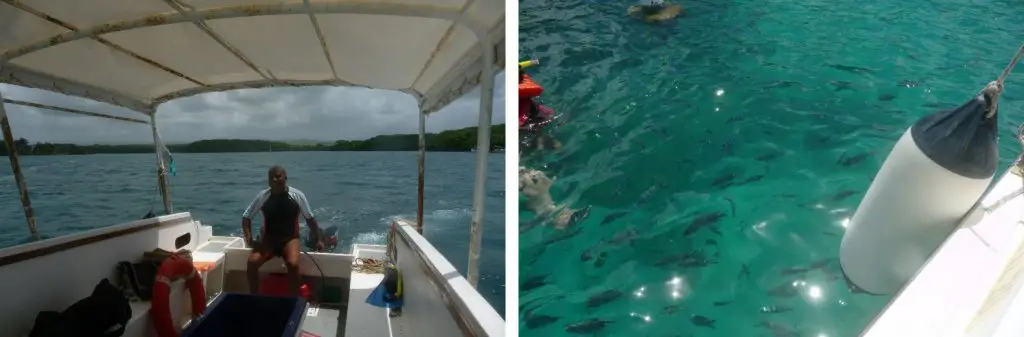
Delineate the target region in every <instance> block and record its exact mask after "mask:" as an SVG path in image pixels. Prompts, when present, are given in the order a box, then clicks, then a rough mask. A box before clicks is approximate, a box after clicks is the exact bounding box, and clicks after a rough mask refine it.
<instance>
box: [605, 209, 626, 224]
mask: <svg viewBox="0 0 1024 337" xmlns="http://www.w3.org/2000/svg"><path fill="white" fill-rule="evenodd" d="M626 215H629V212H626V211H617V212H614V213H612V214H608V215H607V216H605V217H604V220H601V224H602V225H605V224H608V223H609V222H612V221H615V220H618V219H619V218H622V217H624V216H626Z"/></svg>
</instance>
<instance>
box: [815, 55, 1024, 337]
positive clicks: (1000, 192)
mask: <svg viewBox="0 0 1024 337" xmlns="http://www.w3.org/2000/svg"><path fill="white" fill-rule="evenodd" d="M1021 58H1024V46H1022V47H1021V48H1020V50H1019V51H1018V53H1017V54H1016V56H1015V57H1014V58H1013V60H1012V61H1011V62H1010V65H1009V66H1008V67H1007V68H1006V70H1004V71H1003V73H1002V75H1001V76H1000V77H999V79H998V80H996V81H993V82H992V83H990V84H989V85H988V86H986V87H985V88H984V89H983V90H982V91H981V92H980V93H979V94H977V95H975V96H974V97H973V98H971V99H969V100H968V101H967V102H965V103H964V104H962V105H960V106H959V107H956V108H952V109H948V110H941V111H937V112H935V113H933V114H929V115H926V116H924V117H922V118H920V119H919V120H918V121H917V122H915V123H914V124H913V125H912V126H911V127H910V128H908V129H907V131H906V132H905V133H904V134H903V136H902V137H901V138H900V139H899V140H898V141H897V142H896V145H895V146H894V147H893V149H892V152H891V153H890V154H889V156H888V157H887V158H886V160H885V162H884V163H883V164H882V166H881V168H880V169H879V171H878V173H877V175H876V176H875V178H874V179H873V181H872V184H871V186H870V187H869V188H868V191H867V193H866V194H865V195H864V197H863V199H862V200H861V203H860V205H859V206H858V208H857V211H856V212H855V213H854V215H853V217H852V218H849V219H846V220H844V221H843V222H842V226H843V227H844V228H846V232H845V233H844V237H843V242H842V245H841V247H840V252H839V253H840V254H839V257H840V258H839V260H840V265H841V268H842V270H843V273H844V276H845V278H846V281H847V283H848V285H849V286H850V289H851V290H853V291H854V292H858V291H859V292H866V293H869V294H877V295H893V296H892V297H891V299H890V300H889V302H888V303H887V305H886V306H885V308H884V309H883V310H882V311H881V312H880V313H879V314H878V315H877V316H875V317H874V319H873V321H872V322H871V323H870V324H868V326H867V327H866V328H865V329H864V330H863V331H862V332H861V334H860V336H866V337H884V336H921V337H928V336H962V337H975V336H976V337H981V336H1021V335H1024V321H1022V320H1020V319H1019V317H1020V316H1021V315H1024V226H1022V225H1024V196H1022V194H1024V160H1022V159H1024V155H1018V156H1017V158H1015V160H1014V162H1013V164H1012V165H1010V167H1009V168H1008V169H1007V170H1006V171H1005V173H1003V174H1002V175H1001V176H997V174H996V173H997V169H998V168H999V142H998V137H997V135H998V126H999V125H1000V124H1001V123H999V120H998V117H999V114H998V109H997V108H998V102H999V97H1000V94H1002V92H1003V83H1004V82H1003V80H1004V79H1005V78H1006V77H1007V76H1008V75H1009V73H1010V71H1011V70H1012V69H1013V66H1014V65H1016V64H1017V63H1018V62H1019V61H1020V60H1021ZM1016 138H1017V139H1016V140H1017V142H1018V143H1019V145H1020V146H1021V149H1022V150H1024V124H1021V125H1020V127H1019V128H1018V130H1017V137H1016ZM1021 153H1024V151H1022V152H1021ZM950 192H952V193H950ZM815 297H817V298H818V299H819V300H820V299H821V296H820V295H819V294H816V295H815ZM840 303H841V304H843V302H842V300H840Z"/></svg>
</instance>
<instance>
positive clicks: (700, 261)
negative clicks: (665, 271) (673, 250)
mask: <svg viewBox="0 0 1024 337" xmlns="http://www.w3.org/2000/svg"><path fill="white" fill-rule="evenodd" d="M714 263H717V262H716V261H712V260H709V259H708V258H707V256H705V255H704V252H701V251H696V250H694V251H689V252H685V253H681V254H675V255H670V256H666V257H665V258H663V259H661V260H660V261H658V262H657V263H655V264H654V265H655V266H666V265H670V264H675V265H677V266H680V267H683V268H695V267H696V268H702V267H707V266H708V265H711V264H714Z"/></svg>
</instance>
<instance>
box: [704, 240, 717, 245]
mask: <svg viewBox="0 0 1024 337" xmlns="http://www.w3.org/2000/svg"><path fill="white" fill-rule="evenodd" d="M704 243H706V244H709V245H712V246H714V245H717V244H718V241H715V239H707V240H704Z"/></svg>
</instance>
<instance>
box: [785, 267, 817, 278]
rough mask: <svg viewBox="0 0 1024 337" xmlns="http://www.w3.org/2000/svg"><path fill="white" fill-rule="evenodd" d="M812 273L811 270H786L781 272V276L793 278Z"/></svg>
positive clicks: (800, 268) (794, 268) (795, 268)
mask: <svg viewBox="0 0 1024 337" xmlns="http://www.w3.org/2000/svg"><path fill="white" fill-rule="evenodd" d="M808 271H810V269H807V268H802V267H793V268H786V269H783V270H782V271H781V272H779V276H793V275H797V274H803V273H806V272H808Z"/></svg>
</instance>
